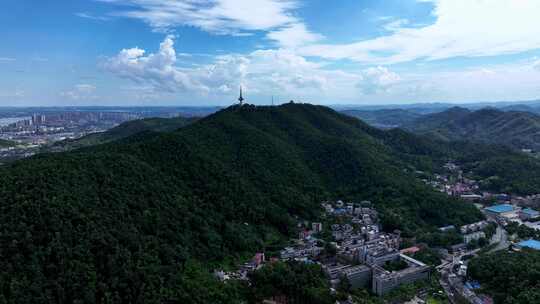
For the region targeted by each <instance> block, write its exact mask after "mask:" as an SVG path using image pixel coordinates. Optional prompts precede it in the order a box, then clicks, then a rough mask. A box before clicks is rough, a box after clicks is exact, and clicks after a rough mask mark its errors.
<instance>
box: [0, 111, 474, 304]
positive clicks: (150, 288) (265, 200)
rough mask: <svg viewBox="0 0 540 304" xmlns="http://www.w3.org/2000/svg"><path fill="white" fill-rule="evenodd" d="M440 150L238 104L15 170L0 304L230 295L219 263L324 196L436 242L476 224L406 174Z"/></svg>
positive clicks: (8, 189) (0, 220)
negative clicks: (372, 210) (214, 275)
mask: <svg viewBox="0 0 540 304" xmlns="http://www.w3.org/2000/svg"><path fill="white" fill-rule="evenodd" d="M446 149H447V147H442V148H441V147H439V146H438V145H437V144H434V143H432V142H430V141H428V140H426V139H423V138H420V137H417V136H414V135H411V134H409V133H406V132H403V131H401V130H392V131H382V130H379V129H375V128H372V127H369V126H368V125H366V124H364V123H363V122H361V121H359V120H357V119H355V118H352V117H348V116H344V115H341V114H339V113H337V112H335V111H333V110H331V109H328V108H325V107H317V106H312V105H300V104H287V105H282V106H279V107H255V106H250V105H244V106H241V107H240V106H233V107H230V108H227V109H225V110H222V111H220V112H218V113H216V114H214V115H211V116H208V117H206V118H203V119H201V120H199V121H197V122H195V123H193V124H190V125H188V126H186V127H184V128H181V129H179V130H177V131H173V132H167V133H155V132H143V133H139V134H136V135H134V136H131V137H127V138H124V139H122V140H119V141H115V142H110V143H107V144H103V145H97V146H92V147H87V148H84V149H79V150H74V151H71V152H64V153H55V154H40V155H37V156H35V157H32V158H30V159H26V160H22V161H18V162H15V163H13V164H9V165H7V166H4V167H1V168H0V197H1V198H2V199H1V200H0V208H1V209H0V210H1V212H0V248H1V249H2V250H1V251H0V257H1V259H0V293H1V296H0V300H1V301H3V300H6V301H7V302H17V303H36V302H57V303H73V302H85V303H93V302H107V303H113V302H124V303H125V302H131V303H143V302H144V303H162V302H165V301H171V302H173V303H208V302H211V303H231V302H234V300H232V299H238V298H241V297H242V294H241V293H238V292H237V291H236V290H234V288H233V287H232V286H231V285H228V284H227V285H222V284H217V283H216V282H215V281H213V280H212V279H211V278H209V274H208V273H209V272H208V271H209V270H210V269H211V268H212V265H217V264H222V265H227V264H229V263H231V262H234V261H238V259H241V258H242V257H245V256H246V255H251V254H252V253H253V252H254V251H256V250H265V248H267V249H269V248H271V247H272V246H273V245H278V244H282V241H283V240H285V239H287V238H288V237H290V236H291V235H293V234H294V233H295V232H294V226H295V222H296V220H295V217H300V218H304V219H314V218H316V217H317V216H318V214H319V206H320V202H321V200H323V199H337V198H341V199H354V200H365V199H368V200H371V201H373V203H374V204H375V207H376V208H377V209H378V210H379V211H380V214H381V219H382V222H383V225H384V228H385V229H387V230H393V229H400V230H402V232H403V236H404V237H407V236H413V235H414V236H417V237H419V238H421V239H422V238H424V239H425V240H426V241H427V242H431V241H432V240H438V241H440V237H437V236H436V235H437V234H438V233H439V232H438V230H437V227H438V226H442V225H448V224H455V225H461V224H465V223H469V222H473V221H476V220H479V219H480V218H481V215H480V213H479V212H478V210H477V209H476V208H475V207H473V206H472V205H469V204H465V203H462V202H459V201H455V200H453V199H450V198H448V197H446V196H444V195H442V194H440V193H435V192H433V191H432V190H431V189H430V188H428V187H427V186H425V185H423V184H422V183H420V182H418V181H417V180H416V179H415V178H413V177H412V175H409V173H407V172H410V170H406V169H407V168H409V167H411V166H415V165H416V164H419V165H425V164H429V163H431V162H432V159H435V158H439V157H446V155H448V154H447V153H448V151H447V150H446ZM411 168H412V167H411ZM269 250H270V249H269Z"/></svg>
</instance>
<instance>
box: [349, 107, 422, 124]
mask: <svg viewBox="0 0 540 304" xmlns="http://www.w3.org/2000/svg"><path fill="white" fill-rule="evenodd" d="M341 113H343V114H346V115H349V116H353V117H356V118H359V119H361V120H363V121H364V122H366V123H368V124H369V125H372V126H374V127H377V128H383V129H388V128H396V127H399V126H401V125H404V124H407V123H410V122H412V121H414V120H416V119H418V118H419V117H421V116H422V115H421V114H419V113H416V112H414V111H410V110H404V109H381V110H373V111H368V110H344V111H341Z"/></svg>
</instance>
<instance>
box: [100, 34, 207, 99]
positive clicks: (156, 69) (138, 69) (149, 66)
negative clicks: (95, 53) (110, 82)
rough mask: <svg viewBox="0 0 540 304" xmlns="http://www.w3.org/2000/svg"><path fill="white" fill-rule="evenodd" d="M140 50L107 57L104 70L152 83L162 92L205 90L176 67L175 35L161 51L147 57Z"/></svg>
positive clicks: (169, 38)
mask: <svg viewBox="0 0 540 304" xmlns="http://www.w3.org/2000/svg"><path fill="white" fill-rule="evenodd" d="M145 53H146V52H145V50H143V49H140V48H137V47H135V48H131V49H123V50H122V51H120V53H119V54H118V55H116V56H115V57H112V58H108V59H106V60H105V62H103V63H102V67H103V68H104V69H105V70H107V71H109V72H111V73H113V74H116V75H117V76H119V77H122V78H128V79H131V80H133V81H135V82H137V83H140V84H150V85H152V86H154V87H156V88H158V89H160V90H165V91H168V92H175V91H178V90H193V89H202V87H201V86H200V85H199V84H197V83H195V82H194V81H193V80H192V79H191V78H190V77H189V76H188V75H187V73H185V72H184V71H182V70H180V69H179V68H177V67H176V51H175V49H174V40H173V37H172V36H167V37H166V38H165V40H164V41H163V42H162V43H161V44H160V46H159V51H158V52H157V53H155V54H148V55H147V56H145Z"/></svg>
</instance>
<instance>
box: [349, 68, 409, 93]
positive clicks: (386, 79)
mask: <svg viewBox="0 0 540 304" xmlns="http://www.w3.org/2000/svg"><path fill="white" fill-rule="evenodd" d="M361 75H362V80H361V81H360V82H359V83H358V84H357V87H358V88H360V89H361V90H362V92H363V93H364V94H366V95H372V94H376V93H381V92H386V91H388V90H389V89H390V88H391V87H392V86H393V85H395V84H397V83H398V82H399V81H400V80H401V77H400V76H399V75H398V74H396V73H394V72H392V71H390V70H389V69H388V68H386V67H382V66H377V67H371V68H368V69H366V70H364V71H363V72H362V74H361Z"/></svg>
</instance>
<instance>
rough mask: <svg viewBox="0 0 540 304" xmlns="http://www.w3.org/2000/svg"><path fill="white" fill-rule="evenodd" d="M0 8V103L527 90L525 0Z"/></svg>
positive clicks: (529, 53) (140, 1) (536, 36)
mask: <svg viewBox="0 0 540 304" xmlns="http://www.w3.org/2000/svg"><path fill="white" fill-rule="evenodd" d="M0 6H1V8H2V9H0V25H1V26H0V38H1V42H0V106H27V105H227V104H230V103H231V102H233V101H234V100H235V98H236V95H237V91H238V87H239V86H240V85H242V86H243V87H244V90H245V93H246V97H247V99H248V101H249V102H251V103H255V104H268V103H269V102H270V100H271V96H275V99H276V100H279V101H286V100H290V99H295V100H300V101H306V102H312V103H317V104H385V103H396V104H398V103H413V102H455V103H461V102H471V101H500V100H527V99H539V98H540V18H538V16H540V1H537V0H520V1H514V0H490V1H486V0H384V1H382V0H341V1H339V0H336V1H327V0H325V1H323V0H310V1H307V0H249V1H248V0H70V1H67V0H66V1H60V0H42V1H33V0H4V1H2V4H0Z"/></svg>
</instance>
